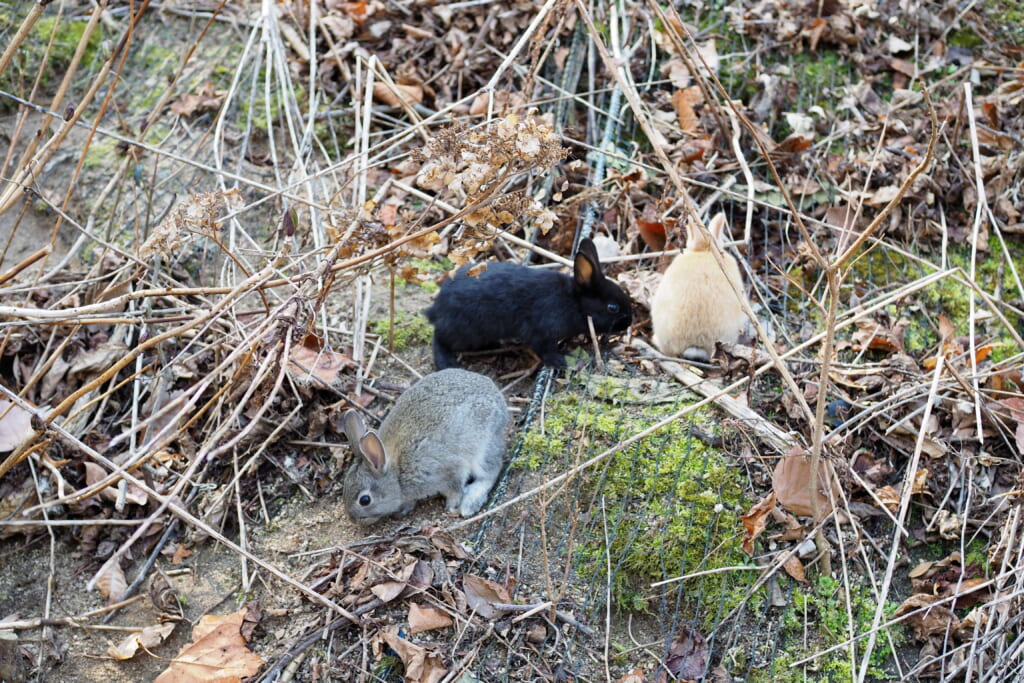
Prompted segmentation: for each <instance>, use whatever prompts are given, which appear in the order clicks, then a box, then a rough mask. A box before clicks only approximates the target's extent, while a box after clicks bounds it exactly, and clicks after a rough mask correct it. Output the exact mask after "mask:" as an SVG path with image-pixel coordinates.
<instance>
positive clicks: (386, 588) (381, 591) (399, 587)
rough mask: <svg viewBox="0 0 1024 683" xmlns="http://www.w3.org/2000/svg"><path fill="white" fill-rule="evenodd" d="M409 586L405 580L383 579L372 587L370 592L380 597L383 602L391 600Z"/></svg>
mask: <svg viewBox="0 0 1024 683" xmlns="http://www.w3.org/2000/svg"><path fill="white" fill-rule="evenodd" d="M407 587H408V584H407V583H405V582H404V581H383V582H381V583H378V584H377V585H375V586H373V587H372V588H370V592H371V593H373V594H374V595H376V596H377V597H378V598H380V601H381V602H391V601H392V600H394V599H395V598H397V597H398V596H399V595H401V594H402V591H404V590H405V589H406V588H407Z"/></svg>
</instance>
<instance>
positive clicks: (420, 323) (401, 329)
mask: <svg viewBox="0 0 1024 683" xmlns="http://www.w3.org/2000/svg"><path fill="white" fill-rule="evenodd" d="M370 331H371V332H373V333H374V334H379V335H380V336H381V337H382V338H384V339H385V340H387V341H390V342H391V343H392V344H393V348H394V350H395V351H405V350H406V349H408V348H410V347H413V346H419V345H421V344H429V343H430V340H431V339H433V338H434V329H433V328H432V327H431V326H430V322H429V321H428V320H427V319H426V318H425V317H423V316H422V315H420V314H419V313H411V312H408V311H396V312H395V324H394V329H393V333H394V335H393V336H392V326H391V319H390V317H387V318H383V319H381V320H372V321H370Z"/></svg>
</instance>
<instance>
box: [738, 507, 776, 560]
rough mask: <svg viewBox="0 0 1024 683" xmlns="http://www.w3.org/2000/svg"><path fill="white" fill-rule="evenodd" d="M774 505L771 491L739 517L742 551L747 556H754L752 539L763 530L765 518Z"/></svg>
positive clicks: (755, 538)
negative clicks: (741, 524) (741, 532)
mask: <svg viewBox="0 0 1024 683" xmlns="http://www.w3.org/2000/svg"><path fill="white" fill-rule="evenodd" d="M774 507H775V492H774V491H772V492H771V493H769V494H768V496H767V497H766V498H762V499H761V500H760V501H759V502H758V503H757V504H755V505H754V506H753V507H752V508H750V512H748V513H747V514H745V515H743V516H741V517H740V520H741V521H742V522H743V552H745V553H746V554H747V555H748V556H750V557H753V556H754V541H755V540H757V537H758V536H760V535H761V534H762V533H763V532H764V527H765V520H766V518H767V517H768V515H769V514H771V511H772V508H774Z"/></svg>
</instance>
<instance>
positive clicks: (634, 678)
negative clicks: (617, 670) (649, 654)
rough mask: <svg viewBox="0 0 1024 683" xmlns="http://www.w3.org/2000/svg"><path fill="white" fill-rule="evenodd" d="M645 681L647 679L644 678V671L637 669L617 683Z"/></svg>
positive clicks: (644, 682)
mask: <svg viewBox="0 0 1024 683" xmlns="http://www.w3.org/2000/svg"><path fill="white" fill-rule="evenodd" d="M646 681H647V677H646V676H644V670H643V669H639V668H638V669H633V670H632V671H630V672H629V673H627V674H625V675H624V676H623V677H622V678H620V679H619V683H646Z"/></svg>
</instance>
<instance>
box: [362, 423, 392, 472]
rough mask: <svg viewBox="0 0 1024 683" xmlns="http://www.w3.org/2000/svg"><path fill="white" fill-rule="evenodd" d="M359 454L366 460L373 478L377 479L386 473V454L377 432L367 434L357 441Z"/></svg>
mask: <svg viewBox="0 0 1024 683" xmlns="http://www.w3.org/2000/svg"><path fill="white" fill-rule="evenodd" d="M359 454H360V455H362V456H363V459H364V460H366V464H367V465H369V466H370V471H371V472H373V474H374V476H376V477H379V476H381V475H382V474H384V472H385V471H387V466H388V457H387V453H385V452H384V444H383V443H381V441H380V437H379V436H377V432H367V433H366V434H365V435H364V436H363V438H362V439H360V440H359Z"/></svg>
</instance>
